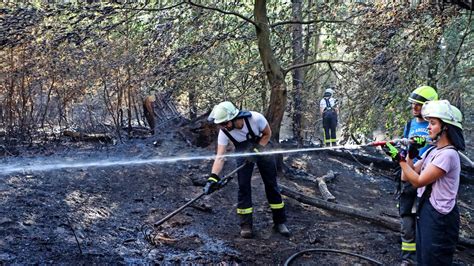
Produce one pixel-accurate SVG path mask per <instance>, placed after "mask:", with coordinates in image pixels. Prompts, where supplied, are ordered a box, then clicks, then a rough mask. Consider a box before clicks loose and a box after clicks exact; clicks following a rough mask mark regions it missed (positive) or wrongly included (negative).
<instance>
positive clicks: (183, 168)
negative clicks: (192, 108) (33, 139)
mask: <svg viewBox="0 0 474 266" xmlns="http://www.w3.org/2000/svg"><path fill="white" fill-rule="evenodd" d="M154 141H157V145H156V146H155V145H153V142H154ZM213 152H214V148H213V147H212V146H211V147H209V148H205V149H203V148H196V147H193V146H190V145H189V144H187V143H186V142H185V141H183V140H182V139H181V138H180V137H179V134H177V133H176V132H173V131H168V132H164V133H162V135H159V136H156V137H150V138H146V139H134V140H129V141H127V142H126V143H124V144H117V145H114V146H110V145H100V144H91V143H83V142H69V141H67V140H64V141H62V142H58V143H53V144H51V145H47V146H44V147H31V148H28V149H26V148H25V149H24V150H22V152H21V155H20V156H17V157H3V158H2V159H1V164H0V165H1V168H2V169H3V170H1V171H0V264H37V263H40V264H43V263H47V264H50V263H51V264H58V263H60V264H78V263H81V264H90V263H97V264H149V263H158V264H183V263H186V264H188V263H190V264H191V263H192V264H207V263H229V264H258V265H262V264H264V265H276V264H283V263H284V262H285V261H286V260H287V259H288V258H289V257H290V256H291V255H292V254H294V253H296V252H299V251H302V250H304V249H311V248H313V249H314V248H325V249H336V250H342V251H347V252H352V253H357V254H360V255H364V256H367V257H370V258H373V259H375V260H378V261H380V262H382V263H383V264H392V265H393V264H397V263H399V250H400V240H399V239H400V238H399V234H398V233H397V232H394V231H392V230H390V229H387V228H384V227H382V226H380V225H377V224H374V223H370V222H368V221H364V220H362V219H357V218H354V217H350V216H347V215H343V214H339V213H337V212H334V211H329V210H325V209H321V208H317V207H314V206H310V205H307V204H303V203H300V202H298V201H297V200H295V199H292V198H288V197H284V200H285V204H286V207H287V212H288V227H289V228H290V230H291V232H292V236H291V237H289V238H286V237H283V236H280V235H278V234H277V233H275V232H273V230H272V222H271V212H270V210H269V208H268V204H267V202H266V199H265V195H264V190H263V183H262V181H261V179H260V176H259V174H258V171H257V170H255V173H254V178H253V181H252V182H253V200H254V210H255V213H254V229H255V231H256V236H255V237H254V238H253V239H242V238H240V236H239V226H238V219H237V214H236V201H237V184H236V180H232V181H231V182H230V183H229V184H228V185H227V186H226V187H224V188H223V189H221V190H219V191H217V192H215V193H213V194H212V195H209V196H205V197H204V198H202V199H201V200H199V201H197V202H196V203H195V204H193V205H192V206H190V207H188V208H186V209H184V210H183V211H182V212H181V213H179V214H177V215H176V216H175V217H173V218H171V219H170V220H168V221H167V222H165V223H164V224H162V225H160V226H158V227H152V228H153V229H154V230H156V231H155V232H156V234H154V242H155V245H151V244H150V243H149V242H148V241H146V240H145V237H144V234H143V232H142V230H141V228H142V226H143V225H151V226H153V223H156V222H157V221H158V220H160V219H161V218H163V217H164V216H166V215H167V214H168V213H170V212H172V211H173V210H175V209H176V208H178V207H180V206H182V205H183V204H185V203H186V202H187V201H189V200H191V199H193V198H194V197H196V196H198V195H199V194H200V193H201V192H202V185H203V184H204V182H205V179H206V178H207V174H208V173H209V171H210V168H211V163H212V160H210V159H207V160H206V159H204V160H203V159H200V160H190V157H192V156H199V155H211V154H213ZM167 157H177V158H180V159H178V160H176V162H166V163H160V162H158V161H153V160H150V159H153V158H155V159H157V160H158V159H160V158H167ZM141 159H144V160H149V161H148V162H146V163H140V160H141ZM284 159H285V164H286V165H287V166H289V167H290V168H291V169H293V170H295V171H287V174H284V175H282V176H281V177H280V178H279V182H280V183H281V184H282V185H285V186H287V187H289V188H291V189H294V190H296V191H298V192H300V193H303V194H305V195H307V196H311V197H316V198H321V195H320V192H319V190H318V187H317V185H316V184H315V183H314V182H311V181H310V180H308V179H307V177H304V178H302V177H301V176H300V175H298V173H309V174H312V175H313V176H322V175H324V174H326V173H327V172H328V171H329V170H333V171H336V172H338V173H339V175H338V176H337V177H336V178H335V179H334V180H333V181H332V182H329V183H328V188H329V190H330V191H331V193H332V194H333V195H334V196H335V197H336V199H337V203H338V204H344V205H347V206H351V207H354V208H359V209H363V210H365V211H369V212H371V213H374V214H378V215H386V216H391V217H397V209H396V200H395V195H394V191H395V186H396V185H395V182H393V181H392V180H390V179H388V178H386V177H383V176H381V175H380V174H379V171H377V172H374V171H369V170H367V169H366V168H364V167H362V166H361V165H360V164H358V163H357V162H354V161H353V160H350V159H345V158H342V157H335V156H331V155H330V154H329V153H327V152H323V151H318V152H311V153H303V152H302V153H296V154H292V155H285V157H284ZM114 162H120V164H118V165H117V164H114ZM126 162H134V163H133V164H127V163H126ZM59 163H64V164H65V165H63V166H66V165H71V164H75V165H76V166H75V167H74V168H67V167H66V168H56V169H54V168H53V169H48V170H42V169H41V167H45V168H46V167H47V166H48V165H51V164H59ZM81 165H82V166H81ZM87 165H94V166H87ZM104 165H107V166H104ZM63 166H62V167H63ZM12 167H17V168H16V169H19V168H24V169H26V170H23V171H15V172H8V171H10V170H12V169H13V168H12ZM232 167H235V164H234V163H233V162H232V159H229V163H227V165H226V170H225V172H229V171H231V170H232ZM383 174H384V175H390V173H389V172H383ZM473 194H474V192H473V190H472V185H469V184H464V185H462V186H461V191H460V196H459V201H460V202H461V203H462V205H460V210H461V214H462V233H463V234H464V236H465V237H472V236H473V231H474V230H473V222H472V221H471V216H472V214H473V213H474V212H473V209H472V208H473V207H474V205H473V203H472V199H473ZM148 228H149V227H148ZM455 262H456V263H458V264H460V265H472V264H474V248H473V247H472V246H471V247H466V246H459V248H458V250H457V252H456V255H455ZM293 263H295V264H336V265H337V264H356V263H362V264H364V265H365V264H368V262H367V261H365V260H362V259H356V258H353V257H351V256H348V255H341V254H336V253H308V254H305V255H303V256H299V257H297V258H296V259H295V260H294V261H293Z"/></svg>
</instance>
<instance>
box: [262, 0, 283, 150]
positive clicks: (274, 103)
mask: <svg viewBox="0 0 474 266" xmlns="http://www.w3.org/2000/svg"><path fill="white" fill-rule="evenodd" d="M254 7H255V8H254V16H255V22H256V26H255V30H256V34H257V42H258V51H259V53H260V59H261V60H262V64H263V67H264V69H265V73H266V74H267V78H268V81H269V83H270V88H271V94H270V104H269V106H268V109H267V113H266V117H267V119H268V123H269V124H270V128H271V129H272V140H273V141H275V142H276V143H278V142H279V139H280V126H281V121H282V119H283V113H284V111H285V107H286V101H287V99H286V93H287V89H286V82H285V76H284V74H283V70H282V68H281V66H280V64H279V62H278V61H277V60H276V58H275V55H274V54H273V50H272V47H271V44H270V27H269V22H268V17H267V8H266V1H265V0H256V1H255V6H254Z"/></svg>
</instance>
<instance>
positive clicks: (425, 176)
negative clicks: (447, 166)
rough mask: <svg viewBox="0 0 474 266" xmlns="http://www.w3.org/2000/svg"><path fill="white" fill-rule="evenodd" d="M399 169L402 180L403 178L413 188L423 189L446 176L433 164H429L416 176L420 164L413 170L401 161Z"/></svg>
mask: <svg viewBox="0 0 474 266" xmlns="http://www.w3.org/2000/svg"><path fill="white" fill-rule="evenodd" d="M400 167H401V168H402V171H403V175H402V178H405V179H406V180H407V181H408V182H410V183H411V184H412V185H413V186H414V187H423V186H426V185H428V184H431V183H433V182H435V181H436V180H438V179H439V178H441V177H442V176H443V175H445V174H446V172H445V171H444V170H443V169H441V168H439V167H437V166H436V165H434V164H429V165H428V166H427V167H426V168H425V170H423V172H422V173H420V174H418V173H419V172H416V170H417V168H420V169H421V164H417V167H415V169H413V168H411V167H410V166H409V165H408V163H407V162H403V161H402V162H400Z"/></svg>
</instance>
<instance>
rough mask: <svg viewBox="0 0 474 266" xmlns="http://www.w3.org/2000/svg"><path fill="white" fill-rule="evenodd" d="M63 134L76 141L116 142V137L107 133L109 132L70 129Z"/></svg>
mask: <svg viewBox="0 0 474 266" xmlns="http://www.w3.org/2000/svg"><path fill="white" fill-rule="evenodd" d="M63 135H64V136H66V137H70V138H72V140H74V141H99V142H107V143H114V142H115V139H114V138H113V137H112V136H111V135H109V134H107V133H91V134H87V133H82V132H74V131H70V130H65V131H63Z"/></svg>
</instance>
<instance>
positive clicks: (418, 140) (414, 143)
mask: <svg viewBox="0 0 474 266" xmlns="http://www.w3.org/2000/svg"><path fill="white" fill-rule="evenodd" d="M426 144H428V142H427V141H426V139H425V138H424V137H421V136H414V137H411V144H410V146H409V147H408V157H410V158H411V159H415V158H417V159H420V151H419V149H420V148H423V147H425V146H426Z"/></svg>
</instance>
